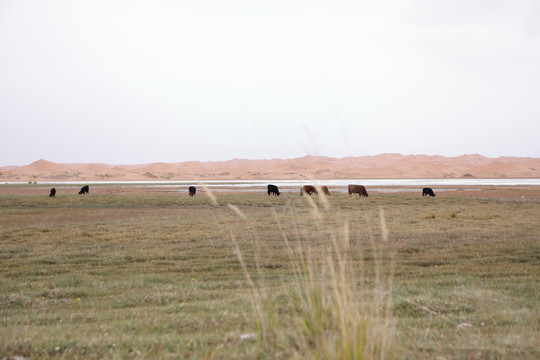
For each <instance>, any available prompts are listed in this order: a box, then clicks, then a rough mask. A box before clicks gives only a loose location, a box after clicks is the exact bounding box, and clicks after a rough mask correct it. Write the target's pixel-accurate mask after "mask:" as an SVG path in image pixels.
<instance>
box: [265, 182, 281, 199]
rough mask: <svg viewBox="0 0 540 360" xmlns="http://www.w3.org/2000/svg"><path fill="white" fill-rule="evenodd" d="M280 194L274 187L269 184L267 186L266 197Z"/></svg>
mask: <svg viewBox="0 0 540 360" xmlns="http://www.w3.org/2000/svg"><path fill="white" fill-rule="evenodd" d="M279 194H280V192H279V189H278V187H277V186H276V185H272V184H269V185H268V195H275V196H279Z"/></svg>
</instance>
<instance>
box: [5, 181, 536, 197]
mask: <svg viewBox="0 0 540 360" xmlns="http://www.w3.org/2000/svg"><path fill="white" fill-rule="evenodd" d="M306 183H307V181H306ZM90 184H91V183H90ZM191 184H192V183H186V184H181V185H180V184H177V185H169V186H159V185H151V184H91V185H94V186H91V187H90V196H91V195H92V194H98V195H134V194H140V195H151V194H154V195H155V194H171V195H174V196H188V187H189V185H191ZM193 184H195V185H196V186H197V184H196V183H193ZM51 185H55V188H56V190H57V196H64V195H74V196H75V195H77V194H78V190H79V185H80V184H39V183H38V184H16V185H5V184H1V185H0V196H2V195H43V196H48V194H49V190H50V188H51ZM209 188H210V190H211V191H212V192H216V193H218V194H257V193H258V194H261V195H266V196H267V194H266V185H264V186H263V185H260V186H244V187H242V186H236V187H234V188H231V187H227V186H225V187H222V186H221V187H220V186H219V185H218V186H211V187H209ZM279 188H280V192H281V193H282V194H283V195H285V196H287V197H288V196H300V195H299V193H298V192H299V186H296V185H294V186H280V187H279ZM366 188H367V190H368V192H369V194H370V195H372V196H391V195H404V196H415V194H416V195H417V196H418V197H422V196H421V192H422V187H421V186H418V185H398V186H396V185H386V186H369V187H366ZM329 189H330V192H331V194H335V195H338V196H344V195H346V194H347V188H346V187H345V186H329ZM433 190H434V191H435V193H436V195H437V196H438V197H458V198H462V197H463V198H471V197H472V198H499V199H520V200H540V185H445V186H436V187H433ZM197 195H202V196H206V195H205V191H204V189H203V188H202V187H201V186H197ZM368 199H369V198H368ZM368 199H365V200H368ZM435 199H436V198H435Z"/></svg>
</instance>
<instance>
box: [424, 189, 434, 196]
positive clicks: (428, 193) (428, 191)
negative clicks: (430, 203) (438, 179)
mask: <svg viewBox="0 0 540 360" xmlns="http://www.w3.org/2000/svg"><path fill="white" fill-rule="evenodd" d="M422 196H435V193H434V192H433V189H432V188H423V189H422Z"/></svg>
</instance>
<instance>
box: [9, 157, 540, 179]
mask: <svg viewBox="0 0 540 360" xmlns="http://www.w3.org/2000/svg"><path fill="white" fill-rule="evenodd" d="M471 177H478V178H504V177H507V178H540V158H526V157H499V158H488V157H485V156H482V155H477V154H473V155H462V156H458V157H444V156H438V155H435V156H427V155H400V154H381V155H376V156H362V157H346V158H331V157H325V156H304V157H300V158H296V159H285V160H282V159H270V160H246V159H233V160H228V161H212V162H199V161H187V162H179V163H152V164H143V165H108V164H95V163H92V164H58V163H54V162H50V161H47V160H38V161H35V162H33V163H31V164H29V165H25V166H5V167H0V181H54V180H74V181H75V180H94V181H97V180H118V181H122V180H126V181H128V180H205V179H207V180H213V179H215V180H239V179H245V180H253V179H306V180H308V179H361V178H365V179H376V178H410V179H419V178H471Z"/></svg>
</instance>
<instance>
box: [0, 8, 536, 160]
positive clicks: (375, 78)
mask: <svg viewBox="0 0 540 360" xmlns="http://www.w3.org/2000/svg"><path fill="white" fill-rule="evenodd" d="M0 124H1V133H0V165H25V164H28V163H30V162H33V161H35V160H38V159H46V160H50V161H54V162H105V163H110V164H135V163H148V162H177V161H187V160H199V161H206V160H228V159H232V158H249V159H264V158H293V157H298V156H303V155H306V154H311V155H326V156H333V157H344V156H363V155H376V154H380V153H386V152H398V153H402V154H428V155H436V154H439V155H446V156H458V155H461V154H465V153H480V154H483V155H486V156H503V155H504V156H533V157H540V140H539V139H540V1H538V0H506V1H505V0H499V1H498V0H416V1H415V0H395V1H385V0H383V1H380V0H377V1H373V0H370V1H361V0H356V1H339V0H328V1H326V0H324V1H317V0H310V1H294V0H283V1H281V0H272V1H270V0H268V1H266V0H236V1H227V0H223V1H219V0H185V1H165V0H153V1H135V0H126V1H115V0H104V1H95V0H94V1H76V0H58V1H43V0H35V1H32V0H28V1H25V0H0Z"/></svg>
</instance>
